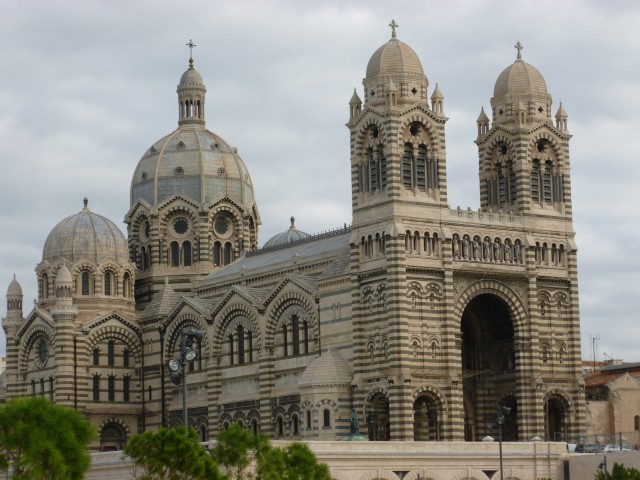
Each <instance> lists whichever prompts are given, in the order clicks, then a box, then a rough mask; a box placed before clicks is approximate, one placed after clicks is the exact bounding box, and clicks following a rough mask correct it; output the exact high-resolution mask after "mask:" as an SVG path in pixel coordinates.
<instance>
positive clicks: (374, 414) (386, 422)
mask: <svg viewBox="0 0 640 480" xmlns="http://www.w3.org/2000/svg"><path fill="white" fill-rule="evenodd" d="M364 413H365V425H366V426H367V432H368V437H369V440H370V441H388V440H391V416H390V414H389V392H388V391H387V389H385V388H382V387H377V388H374V389H372V390H371V391H370V392H369V394H368V395H367V398H366V401H365V408H364Z"/></svg>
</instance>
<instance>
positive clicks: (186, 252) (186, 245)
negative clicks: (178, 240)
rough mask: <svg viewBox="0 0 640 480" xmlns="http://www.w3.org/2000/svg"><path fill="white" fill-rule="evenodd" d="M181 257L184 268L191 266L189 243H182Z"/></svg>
mask: <svg viewBox="0 0 640 480" xmlns="http://www.w3.org/2000/svg"><path fill="white" fill-rule="evenodd" d="M182 257H183V260H184V261H183V264H184V266H185V267H190V266H191V242H184V243H183V244H182Z"/></svg>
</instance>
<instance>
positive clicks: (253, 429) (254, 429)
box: [251, 418, 258, 435]
mask: <svg viewBox="0 0 640 480" xmlns="http://www.w3.org/2000/svg"><path fill="white" fill-rule="evenodd" d="M251 432H253V434H254V435H258V421H257V420H256V419H255V418H254V419H253V420H251Z"/></svg>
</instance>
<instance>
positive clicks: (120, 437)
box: [98, 418, 131, 452]
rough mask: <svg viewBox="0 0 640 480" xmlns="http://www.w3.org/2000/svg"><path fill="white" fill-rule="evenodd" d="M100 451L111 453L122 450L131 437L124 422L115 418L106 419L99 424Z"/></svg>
mask: <svg viewBox="0 0 640 480" xmlns="http://www.w3.org/2000/svg"><path fill="white" fill-rule="evenodd" d="M98 431H99V432H100V451H101V452H113V451H116V450H122V448H123V447H124V445H125V443H127V440H128V439H129V436H130V435H131V430H130V429H129V426H128V425H127V424H126V422H123V421H121V420H119V419H117V418H108V419H107V420H105V421H103V422H102V423H101V424H100V428H99V430H98Z"/></svg>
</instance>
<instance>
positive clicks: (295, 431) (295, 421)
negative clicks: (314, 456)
mask: <svg viewBox="0 0 640 480" xmlns="http://www.w3.org/2000/svg"><path fill="white" fill-rule="evenodd" d="M291 422H292V424H293V427H292V428H291V430H292V432H291V433H293V435H294V436H298V435H300V422H299V420H298V416H297V415H293V416H292V418H291Z"/></svg>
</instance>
